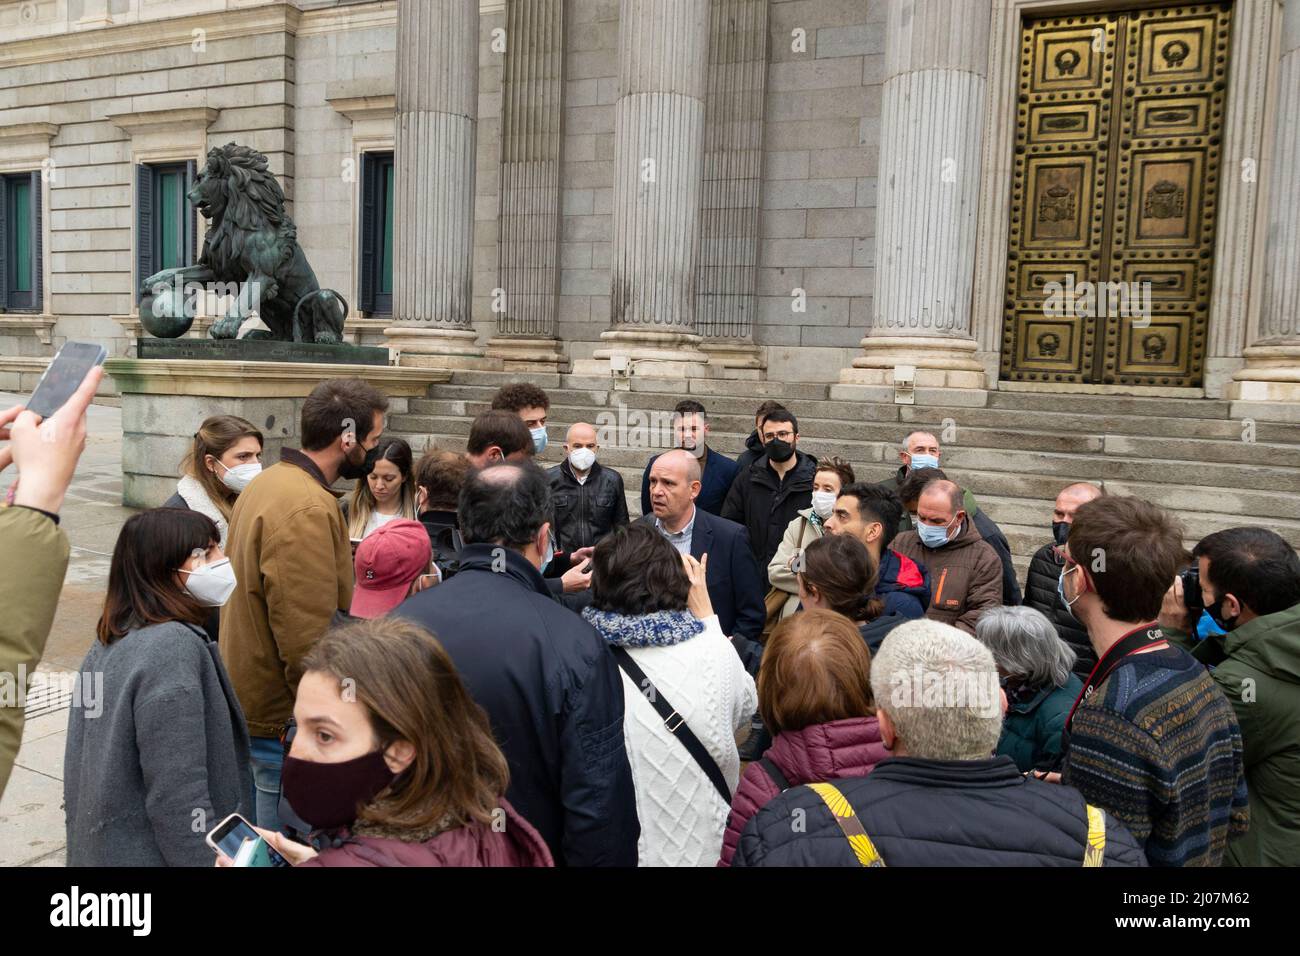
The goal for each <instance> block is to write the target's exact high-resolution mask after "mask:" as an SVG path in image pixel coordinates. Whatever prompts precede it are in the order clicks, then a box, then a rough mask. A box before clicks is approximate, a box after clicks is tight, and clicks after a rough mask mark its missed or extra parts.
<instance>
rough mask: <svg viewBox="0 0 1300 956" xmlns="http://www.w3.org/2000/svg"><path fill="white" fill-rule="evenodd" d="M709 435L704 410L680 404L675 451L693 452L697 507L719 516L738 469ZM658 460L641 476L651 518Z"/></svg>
mask: <svg viewBox="0 0 1300 956" xmlns="http://www.w3.org/2000/svg"><path fill="white" fill-rule="evenodd" d="M708 435H709V413H708V412H707V411H705V410H704V406H703V405H701V404H700V403H699V402H697V401H694V400H693V399H689V398H688V399H685V400H683V401H680V402H678V403H677V405H676V407H675V408H673V442H674V444H675V445H676V447H678V448H684V449H686V451H688V452H690V453H691V455H692V456H693V457H694V458H695V459H696V462H697V463H698V464H699V468H700V494H699V497H698V498H697V499H696V501H695V506H696V507H697V508H703V509H704V510H705V511H707V512H708V513H709V514H711V515H716V514H719V513H720V512H721V511H722V503H723V502H724V501H726V500H727V492H728V491H730V490H731V483H732V482H733V481H735V480H736V472H737V471H738V470H739V469H738V468H737V466H736V462H735V460H734V459H731V458H728V457H727V456H726V455H724V454H722V453H721V452H718V451H714V450H713V449H712V448H710V447H709V445H708ZM658 460H659V456H658V455H655V456H654V457H653V458H651V459H650V461H649V462H647V463H646V466H645V473H644V474H642V475H641V513H642V514H643V515H648V514H650V470H651V469H652V468H654V466H655V462H656V461H658Z"/></svg>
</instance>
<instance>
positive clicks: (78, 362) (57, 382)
mask: <svg viewBox="0 0 1300 956" xmlns="http://www.w3.org/2000/svg"><path fill="white" fill-rule="evenodd" d="M106 358H108V349H106V348H104V346H102V345H98V344H96V343H94V342H66V343H64V346H63V348H61V349H59V354H58V355H56V356H54V360H53V361H51V362H50V364H49V365H48V366H46V368H45V371H44V373H43V374H42V375H41V380H40V381H39V382H37V383H36V390H35V391H34V392H32V397H31V398H30V399H28V400H27V410H28V411H32V412H35V413H36V414H37V415H40V416H41V418H49V417H50V416H51V415H53V414H54V413H55V412H57V411H58V410H59V409H60V408H62V407H63V406H64V404H65V403H66V402H67V400H68V399H70V398H71V397H72V393H73V392H75V391H76V390H77V389H78V387H80V385H81V383H82V382H83V381H85V378H86V375H87V374H88V373H89V372H90V370H91V369H92V368H94V367H95V366H96V365H103V364H104V359H106Z"/></svg>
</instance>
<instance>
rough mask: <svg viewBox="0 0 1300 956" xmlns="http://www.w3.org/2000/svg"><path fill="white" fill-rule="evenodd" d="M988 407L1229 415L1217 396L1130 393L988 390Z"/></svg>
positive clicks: (1151, 414)
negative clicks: (1148, 396)
mask: <svg viewBox="0 0 1300 956" xmlns="http://www.w3.org/2000/svg"><path fill="white" fill-rule="evenodd" d="M988 396H989V400H988V403H987V407H988V408H1014V409H1020V410H1022V411H1038V412H1062V411H1070V410H1073V409H1078V410H1079V411H1081V412H1087V413H1090V414H1093V415H1134V416H1142V417H1154V418H1166V417H1169V418H1209V419H1226V418H1228V417H1229V414H1230V410H1231V408H1230V407H1231V404H1232V403H1231V402H1227V401H1223V400H1218V399H1186V398H1140V397H1136V396H1131V395H1092V394H1086V393H1068V392H1008V391H996V392H989V393H988Z"/></svg>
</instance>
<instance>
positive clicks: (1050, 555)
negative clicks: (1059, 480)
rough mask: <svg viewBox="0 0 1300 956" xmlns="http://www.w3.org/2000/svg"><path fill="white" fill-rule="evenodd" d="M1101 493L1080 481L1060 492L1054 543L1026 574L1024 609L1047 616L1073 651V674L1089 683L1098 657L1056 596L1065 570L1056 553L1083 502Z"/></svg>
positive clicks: (1054, 516)
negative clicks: (1057, 585) (1058, 582)
mask: <svg viewBox="0 0 1300 956" xmlns="http://www.w3.org/2000/svg"><path fill="white" fill-rule="evenodd" d="M1102 494H1103V492H1102V490H1101V489H1100V488H1098V487H1097V486H1096V485H1090V484H1088V483H1087V482H1078V483H1076V484H1073V485H1067V486H1066V487H1065V488H1062V489H1061V493H1060V494H1058V495H1057V496H1056V505H1055V508H1054V510H1053V511H1052V541H1051V542H1049V543H1047V544H1045V545H1043V546H1042V547H1041V548H1039V549H1038V550H1037V551H1035V552H1034V557H1033V558H1032V559H1031V560H1030V562H1029V571H1028V573H1027V574H1026V575H1025V607H1032V608H1033V609H1034V610H1036V611H1041V612H1042V613H1043V614H1044V615H1046V617H1047V619H1048V620H1049V621H1051V622H1052V626H1053V627H1055V628H1056V633H1057V635H1058V636H1059V637H1060V638H1061V640H1063V641H1065V643H1067V644H1069V645H1070V647H1072V648H1074V673H1075V674H1077V675H1078V676H1079V678H1080V679H1081V680H1087V679H1088V675H1089V674H1090V673H1092V669H1093V667H1094V666H1096V664H1097V654H1096V652H1095V651H1094V650H1093V649H1092V643H1091V642H1090V641H1089V640H1088V632H1087V631H1085V630H1084V629H1083V625H1082V624H1080V623H1079V622H1078V621H1077V620H1075V617H1074V615H1073V614H1071V613H1070V609H1069V608H1068V607H1066V606H1065V605H1064V604H1063V603H1062V602H1061V598H1060V595H1059V594H1058V593H1057V590H1056V583H1057V581H1059V580H1060V578H1061V569H1062V568H1064V567H1065V559H1064V558H1063V557H1062V556H1061V555H1060V554H1058V553H1057V552H1058V549H1059V548H1061V547H1064V546H1065V541H1066V538H1068V537H1069V534H1070V522H1071V521H1073V520H1074V512H1075V511H1076V510H1077V509H1078V507H1079V506H1080V505H1081V504H1083V503H1084V502H1087V501H1091V500H1092V499H1093V498H1099V497H1101V495H1102Z"/></svg>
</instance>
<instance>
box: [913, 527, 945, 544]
mask: <svg viewBox="0 0 1300 956" xmlns="http://www.w3.org/2000/svg"><path fill="white" fill-rule="evenodd" d="M916 533H917V534H918V535H920V536H921V543H922V544H923V545H925V546H926V547H927V548H942V547H943V546H944V545H945V544H947V543H948V526H947V525H932V524H924V523H923V522H921V521H918V522H917V523H916Z"/></svg>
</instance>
